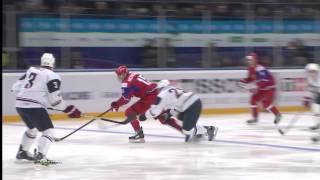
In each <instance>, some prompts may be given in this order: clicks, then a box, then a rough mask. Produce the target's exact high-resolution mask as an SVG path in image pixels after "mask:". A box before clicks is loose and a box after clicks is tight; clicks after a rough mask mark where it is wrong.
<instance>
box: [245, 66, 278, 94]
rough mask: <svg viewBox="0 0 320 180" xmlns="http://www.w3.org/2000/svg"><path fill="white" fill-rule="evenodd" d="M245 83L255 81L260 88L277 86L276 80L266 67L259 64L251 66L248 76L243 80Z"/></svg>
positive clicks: (266, 88)
mask: <svg viewBox="0 0 320 180" xmlns="http://www.w3.org/2000/svg"><path fill="white" fill-rule="evenodd" d="M243 81H244V82H245V83H252V82H253V83H255V84H256V86H257V88H258V89H259V90H269V89H273V88H275V80H274V77H273V76H272V74H271V73H270V72H269V71H268V70H267V68H266V67H264V66H262V65H260V64H258V65H257V66H256V67H249V69H248V77H247V78H245V79H244V80H243Z"/></svg>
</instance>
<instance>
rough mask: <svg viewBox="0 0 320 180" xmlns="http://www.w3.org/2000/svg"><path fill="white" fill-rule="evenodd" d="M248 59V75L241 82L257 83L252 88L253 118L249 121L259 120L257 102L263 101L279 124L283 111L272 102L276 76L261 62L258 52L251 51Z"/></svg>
mask: <svg viewBox="0 0 320 180" xmlns="http://www.w3.org/2000/svg"><path fill="white" fill-rule="evenodd" d="M246 60H247V62H248V77H247V78H245V79H242V80H240V82H241V83H242V84H249V83H254V84H255V88H251V89H250V92H251V93H252V95H251V99H250V105H251V112H252V119H250V120H248V121H247V123H248V124H253V123H257V122H258V107H257V104H258V103H259V102H261V103H262V105H263V107H264V108H266V109H267V110H268V111H269V112H272V113H273V114H274V115H275V119H274V124H278V123H279V121H280V119H281V113H280V112H279V110H278V109H277V108H276V107H275V106H274V105H273V104H272V103H273V98H274V96H275V92H276V85H275V80H274V77H273V76H272V74H271V73H270V72H269V71H268V70H267V68H266V67H264V66H263V65H261V64H259V61H258V56H257V54H255V53H250V54H249V55H248V56H246Z"/></svg>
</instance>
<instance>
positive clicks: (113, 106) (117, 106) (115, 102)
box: [111, 101, 120, 111]
mask: <svg viewBox="0 0 320 180" xmlns="http://www.w3.org/2000/svg"><path fill="white" fill-rule="evenodd" d="M111 107H112V109H114V110H115V111H118V110H119V108H120V105H119V104H118V102H117V101H113V102H112V103H111Z"/></svg>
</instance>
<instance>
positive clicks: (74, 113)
mask: <svg viewBox="0 0 320 180" xmlns="http://www.w3.org/2000/svg"><path fill="white" fill-rule="evenodd" d="M63 112H64V113H67V114H68V117H69V118H80V117H81V111H80V110H79V109H78V108H76V107H75V106H74V105H69V106H67V108H66V109H65V110H63Z"/></svg>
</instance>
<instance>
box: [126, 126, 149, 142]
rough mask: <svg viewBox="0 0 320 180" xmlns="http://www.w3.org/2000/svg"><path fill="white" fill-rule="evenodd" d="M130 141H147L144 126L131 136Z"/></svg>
mask: <svg viewBox="0 0 320 180" xmlns="http://www.w3.org/2000/svg"><path fill="white" fill-rule="evenodd" d="M129 142H131V143H144V142H145V140H144V134H143V130H142V127H141V128H140V129H139V131H137V132H136V134H135V135H134V136H130V137H129Z"/></svg>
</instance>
